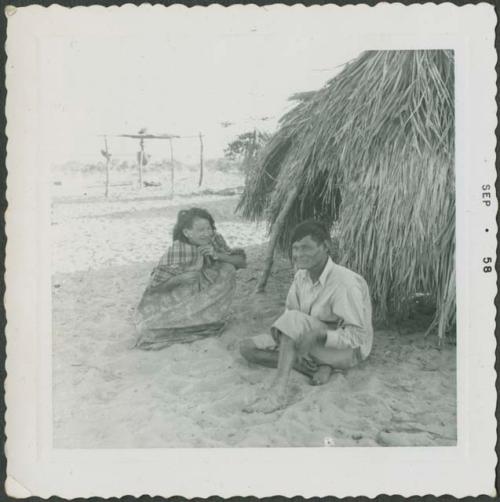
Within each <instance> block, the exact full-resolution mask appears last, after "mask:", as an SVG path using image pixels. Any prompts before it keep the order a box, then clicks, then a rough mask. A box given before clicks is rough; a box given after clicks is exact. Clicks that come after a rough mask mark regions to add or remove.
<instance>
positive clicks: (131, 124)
mask: <svg viewBox="0 0 500 502" xmlns="http://www.w3.org/2000/svg"><path fill="white" fill-rule="evenodd" d="M180 24H182V23H180ZM169 26H170V28H172V23H171V24H170V25H169V23H168V22H167V23H166V24H165V30H162V25H161V23H156V24H155V25H154V26H149V29H147V25H145V27H144V30H143V32H140V33H138V30H137V27H136V28H134V29H133V30H127V29H125V28H122V29H119V30H116V31H115V34H114V35H111V34H110V35H106V34H104V35H103V34H102V33H100V34H99V36H94V35H92V34H91V33H90V32H89V33H86V32H85V30H81V31H80V32H77V33H76V34H75V35H74V36H67V35H66V36H64V37H53V38H50V39H48V40H46V41H45V43H44V44H43V45H42V50H41V68H42V74H43V78H42V86H41V94H42V101H43V104H44V115H43V118H44V120H45V123H46V125H45V126H44V127H45V129H46V130H47V128H48V129H49V130H53V131H54V134H53V135H48V140H47V141H49V143H50V144H49V145H48V148H49V150H50V156H51V159H52V162H53V163H54V164H57V163H62V162H65V161H69V160H78V161H84V162H95V161H98V160H101V159H102V157H101V155H100V153H99V152H100V149H101V148H102V147H103V138H102V137H100V136H99V135H102V134H107V135H109V137H108V146H109V149H110V151H111V153H113V154H114V157H115V158H117V159H121V158H123V159H132V158H134V157H135V154H136V152H137V150H138V144H137V143H138V142H137V141H135V140H131V139H123V138H116V137H114V135H116V134H123V133H126V134H130V133H136V132H138V131H139V129H141V128H143V127H146V128H147V130H148V132H151V133H171V134H176V135H180V136H193V137H190V138H183V139H179V140H175V142H174V155H175V158H176V159H177V160H180V161H182V162H186V163H195V162H197V161H198V159H199V139H198V138H197V137H196V136H197V135H198V134H199V133H200V132H201V133H202V134H203V141H204V154H205V158H207V159H209V158H217V157H221V156H222V155H223V151H224V148H225V147H226V146H227V144H228V142H229V141H231V140H232V139H233V138H235V137H236V135H237V134H239V133H242V132H245V131H250V130H253V129H254V128H257V129H262V130H266V131H269V132H272V131H274V130H275V129H276V127H277V122H278V119H279V118H280V117H281V116H282V115H283V113H285V112H286V111H287V110H288V109H290V108H291V107H292V106H293V102H290V101H289V100H288V98H289V97H290V96H291V95H292V94H294V93H296V92H301V91H307V90H313V89H318V88H320V87H322V86H323V85H324V84H325V83H326V82H327V81H328V80H329V79H330V78H331V77H332V76H334V75H335V74H336V73H338V72H339V71H340V69H341V67H342V65H343V64H344V63H346V62H348V61H349V60H352V59H353V58H355V57H357V56H358V55H359V53H360V49H359V47H358V45H357V44H356V43H350V42H349V39H346V37H345V36H342V34H339V33H338V31H337V30H334V29H332V24H331V23H328V22H324V23H321V22H318V21H317V18H316V22H315V24H314V25H309V26H308V25H307V22H304V23H302V22H301V21H300V17H297V16H294V17H291V18H283V17H282V18H281V19H280V22H279V23H275V22H273V20H272V19H266V15H265V13H264V12H263V13H262V15H261V16H260V17H259V16H257V17H255V16H249V17H248V19H246V18H241V16H240V19H239V20H238V23H237V25H228V24H227V23H225V22H221V19H220V16H219V17H218V16H208V17H207V18H205V19H203V20H202V21H201V22H199V23H198V24H197V26H196V30H194V29H188V27H186V29H182V26H179V27H178V29H173V28H172V29H169ZM139 31H140V30H139ZM223 122H228V123H230V124H231V125H229V126H228V127H223V124H222V123H223ZM146 151H147V152H148V153H150V154H151V155H152V160H161V159H162V158H169V150H168V143H167V142H166V141H160V140H153V141H148V142H147V143H146Z"/></svg>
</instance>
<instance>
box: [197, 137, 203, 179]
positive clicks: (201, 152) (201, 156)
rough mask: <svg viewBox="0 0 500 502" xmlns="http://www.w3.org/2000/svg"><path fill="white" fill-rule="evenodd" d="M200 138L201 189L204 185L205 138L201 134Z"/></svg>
mask: <svg viewBox="0 0 500 502" xmlns="http://www.w3.org/2000/svg"><path fill="white" fill-rule="evenodd" d="M199 138H200V180H199V181H198V186H199V187H201V184H202V183H203V136H202V135H201V132H200V134H199Z"/></svg>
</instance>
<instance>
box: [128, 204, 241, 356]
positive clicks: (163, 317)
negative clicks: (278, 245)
mask: <svg viewBox="0 0 500 502" xmlns="http://www.w3.org/2000/svg"><path fill="white" fill-rule="evenodd" d="M244 267H246V256H245V252H244V251H243V250H242V249H231V248H229V247H228V245H227V244H226V241H225V240H224V238H223V237H222V235H220V234H219V233H217V232H216V231H215V223H214V219H213V218H212V216H211V215H210V213H209V212H208V211H206V210H204V209H200V208H196V207H194V208H191V209H188V210H183V211H180V212H179V214H178V215H177V223H176V225H175V228H174V232H173V243H172V245H171V246H170V247H169V248H168V250H167V252H166V253H165V254H164V255H163V256H162V258H161V259H160V262H159V263H158V265H157V266H156V267H155V269H154V270H153V272H152V274H151V278H150V281H149V284H148V286H147V288H146V290H145V292H144V294H143V296H142V299H141V301H140V303H139V306H138V309H137V328H138V332H139V339H138V341H137V347H139V348H142V349H161V348H163V347H167V346H169V345H171V344H173V343H177V342H192V341H195V340H198V339H200V338H205V337H208V336H213V335H217V334H219V333H220V332H221V331H222V330H223V329H224V326H225V318H226V317H227V315H228V313H229V309H230V306H231V300H232V297H233V293H234V289H235V286H236V269H238V268H244Z"/></svg>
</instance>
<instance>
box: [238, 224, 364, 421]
mask: <svg viewBox="0 0 500 502" xmlns="http://www.w3.org/2000/svg"><path fill="white" fill-rule="evenodd" d="M329 240H330V238H329V235H328V232H327V231H326V229H325V228H324V227H323V225H321V224H320V223H318V222H315V221H306V222H303V223H301V224H300V225H298V226H297V227H296V228H295V229H294V231H293V234H292V253H291V255H292V261H293V263H294V265H295V267H296V268H297V269H298V271H297V273H296V274H295V278H294V280H293V283H292V286H291V287H290V290H289V292H288V296H287V299H286V309H285V312H284V313H283V314H282V315H281V316H280V317H279V318H278V319H277V320H276V322H275V323H274V324H273V326H272V327H271V334H263V335H257V336H254V337H252V338H248V339H246V340H244V341H243V342H242V344H241V347H240V351H241V354H242V355H243V357H244V358H245V359H247V360H248V361H250V362H252V363H257V364H260V365H263V366H268V367H274V368H276V367H277V368H278V371H277V374H276V378H275V379H274V382H273V384H272V385H271V387H270V388H269V389H266V391H264V392H263V395H262V396H261V397H260V398H259V399H258V400H257V401H256V402H255V403H253V404H252V405H250V406H248V407H247V408H245V411H248V412H254V411H255V412H264V413H270V412H273V411H275V410H277V409H280V408H283V407H284V406H286V391H287V384H288V380H289V376H290V372H291V370H292V368H295V369H296V370H297V371H300V372H301V373H304V374H305V375H307V376H309V377H310V378H311V384H313V385H321V384H324V383H326V382H327V381H328V380H329V379H330V375H331V373H332V371H333V370H345V369H348V368H351V367H353V366H355V365H356V364H357V363H358V362H360V361H362V360H363V359H365V358H366V357H367V356H368V354H369V353H370V350H371V347H372V341H373V328H372V320H371V316H372V309H371V302H370V294H369V291H368V286H367V284H366V282H365V280H364V279H363V278H362V277H361V276H360V275H358V274H356V273H355V272H353V271H351V270H349V269H347V268H345V267H342V266H340V265H337V264H335V263H334V262H333V261H332V259H331V258H330V256H329V253H328V250H329V246H328V243H329Z"/></svg>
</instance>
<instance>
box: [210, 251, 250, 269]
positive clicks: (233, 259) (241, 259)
mask: <svg viewBox="0 0 500 502" xmlns="http://www.w3.org/2000/svg"><path fill="white" fill-rule="evenodd" d="M215 259H216V260H219V261H222V262H225V263H230V264H231V265H234V266H235V267H236V268H237V269H238V268H246V266H247V259H246V256H245V255H243V254H227V253H215Z"/></svg>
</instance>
